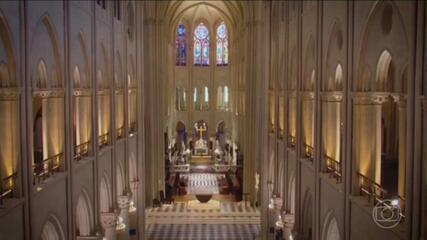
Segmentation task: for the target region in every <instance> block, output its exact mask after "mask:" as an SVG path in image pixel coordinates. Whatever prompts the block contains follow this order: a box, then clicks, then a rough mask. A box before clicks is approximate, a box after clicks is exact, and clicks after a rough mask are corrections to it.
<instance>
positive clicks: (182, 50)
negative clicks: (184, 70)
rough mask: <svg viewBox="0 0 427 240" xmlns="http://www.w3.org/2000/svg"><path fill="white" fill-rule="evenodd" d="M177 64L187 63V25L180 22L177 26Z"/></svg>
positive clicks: (183, 64)
mask: <svg viewBox="0 0 427 240" xmlns="http://www.w3.org/2000/svg"><path fill="white" fill-rule="evenodd" d="M175 48H176V65H177V66H185V65H186V64H187V42H186V40H185V26H184V24H182V23H180V24H178V27H177V28H176V39H175Z"/></svg>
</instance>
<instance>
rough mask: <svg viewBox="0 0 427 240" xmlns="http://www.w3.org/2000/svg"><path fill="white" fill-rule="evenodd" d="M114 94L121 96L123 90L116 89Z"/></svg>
mask: <svg viewBox="0 0 427 240" xmlns="http://www.w3.org/2000/svg"><path fill="white" fill-rule="evenodd" d="M115 92H116V95H123V94H124V92H125V90H124V89H123V88H118V89H116V91H115Z"/></svg>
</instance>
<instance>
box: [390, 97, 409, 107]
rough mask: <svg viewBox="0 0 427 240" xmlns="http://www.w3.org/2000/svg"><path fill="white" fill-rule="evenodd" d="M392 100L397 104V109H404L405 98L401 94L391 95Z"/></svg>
mask: <svg viewBox="0 0 427 240" xmlns="http://www.w3.org/2000/svg"><path fill="white" fill-rule="evenodd" d="M392 98H393V100H394V101H395V102H396V103H397V106H399V107H403V108H404V107H406V96H405V95H401V94H393V95H392Z"/></svg>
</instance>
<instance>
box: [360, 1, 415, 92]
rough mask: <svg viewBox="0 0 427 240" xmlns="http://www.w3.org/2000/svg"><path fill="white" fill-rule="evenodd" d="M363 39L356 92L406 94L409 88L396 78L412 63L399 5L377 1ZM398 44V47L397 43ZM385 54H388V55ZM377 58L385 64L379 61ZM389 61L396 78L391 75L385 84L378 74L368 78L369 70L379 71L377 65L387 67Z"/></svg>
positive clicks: (408, 36) (408, 39)
mask: <svg viewBox="0 0 427 240" xmlns="http://www.w3.org/2000/svg"><path fill="white" fill-rule="evenodd" d="M361 36H362V37H361V44H360V48H359V49H358V59H357V62H356V64H357V66H356V73H357V77H355V78H354V81H353V83H352V88H353V91H358V92H394V93H403V92H404V90H406V89H407V86H402V83H401V82H400V80H401V78H400V77H396V76H397V75H398V74H400V73H402V72H404V71H403V70H404V68H405V66H406V65H407V63H408V61H409V52H410V50H409V41H410V38H411V36H410V35H408V32H407V29H406V27H405V21H404V20H403V19H402V15H401V13H400V10H399V8H398V7H397V6H396V3H395V2H393V1H378V2H375V4H373V7H372V9H371V11H370V14H369V17H368V19H367V21H366V24H365V25H364V28H363V30H362V35H361ZM396 42H398V43H399V44H395V43H396ZM384 51H387V54H386V52H384ZM388 55H389V56H388ZM378 59H383V61H381V62H379V61H377V60H378ZM390 59H392V60H393V61H392V64H391V65H390V68H389V70H390V71H394V73H395V74H396V76H393V77H390V76H389V79H388V81H389V82H387V83H385V82H383V79H381V80H380V81H378V80H379V79H378V78H377V76H376V74H377V72H371V76H370V77H369V78H368V77H367V73H366V71H367V69H378V66H377V64H380V63H382V64H383V66H385V65H387V64H386V63H387V61H389V60H390ZM406 84H407V83H406Z"/></svg>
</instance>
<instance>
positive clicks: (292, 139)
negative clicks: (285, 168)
mask: <svg viewBox="0 0 427 240" xmlns="http://www.w3.org/2000/svg"><path fill="white" fill-rule="evenodd" d="M296 143H297V138H296V137H294V136H291V135H289V139H288V146H289V147H291V148H295V146H296Z"/></svg>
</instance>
